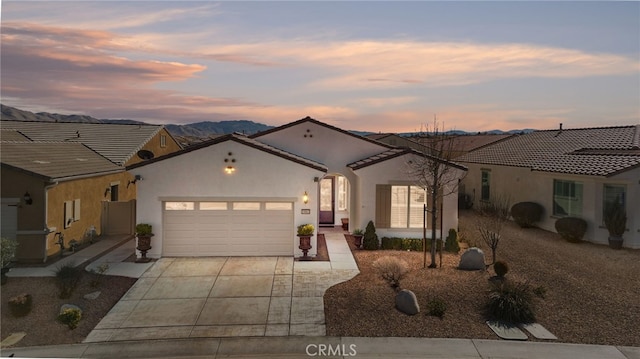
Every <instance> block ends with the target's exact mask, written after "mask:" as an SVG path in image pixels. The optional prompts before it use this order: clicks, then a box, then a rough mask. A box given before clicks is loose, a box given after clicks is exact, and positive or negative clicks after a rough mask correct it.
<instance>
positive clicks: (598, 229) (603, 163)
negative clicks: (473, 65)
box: [456, 125, 640, 248]
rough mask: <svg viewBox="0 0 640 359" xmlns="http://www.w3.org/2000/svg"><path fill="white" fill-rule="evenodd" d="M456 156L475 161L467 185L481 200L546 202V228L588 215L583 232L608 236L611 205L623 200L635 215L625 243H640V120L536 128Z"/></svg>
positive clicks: (593, 238)
mask: <svg viewBox="0 0 640 359" xmlns="http://www.w3.org/2000/svg"><path fill="white" fill-rule="evenodd" d="M456 161H458V162H461V163H464V164H465V165H466V166H467V167H468V168H469V172H468V174H467V176H466V177H465V179H464V180H463V182H462V184H463V185H464V187H465V188H466V191H467V194H469V195H470V197H471V198H473V201H474V203H475V204H476V205H478V204H479V203H480V202H481V201H490V200H491V199H492V198H494V197H495V196H496V195H497V196H506V197H508V198H509V200H510V202H511V204H515V203H517V202H525V201H530V202H537V203H539V204H541V205H542V206H543V207H544V209H545V213H544V215H543V219H542V221H541V222H540V223H539V224H538V225H539V226H540V227H541V228H544V229H546V230H550V231H555V227H554V225H555V221H556V220H557V219H558V218H561V217H565V216H573V217H581V218H583V219H585V220H586V221H587V223H588V229H587V233H586V234H585V238H584V239H585V240H587V241H590V242H594V243H603V244H604V243H607V238H608V232H607V230H606V229H605V227H604V223H603V211H604V208H605V206H604V205H605V203H607V202H608V201H613V200H618V201H620V202H621V203H623V204H624V205H625V206H626V210H627V217H628V219H627V228H628V230H627V232H626V233H625V234H624V246H625V247H628V248H640V207H639V206H638V203H640V125H634V126H617V127H601V128H582V129H562V127H560V129H558V130H547V131H535V132H532V133H529V134H524V135H517V136H514V137H511V138H509V139H507V140H504V141H502V142H498V143H496V144H493V145H490V146H486V147H483V148H481V149H479V150H477V151H474V152H471V153H469V154H467V155H464V156H462V157H459V158H457V159H456Z"/></svg>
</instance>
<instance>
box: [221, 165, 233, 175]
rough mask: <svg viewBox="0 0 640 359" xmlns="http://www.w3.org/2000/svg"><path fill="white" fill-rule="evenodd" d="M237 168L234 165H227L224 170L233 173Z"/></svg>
mask: <svg viewBox="0 0 640 359" xmlns="http://www.w3.org/2000/svg"><path fill="white" fill-rule="evenodd" d="M235 171H236V169H235V167H233V166H227V167H225V168H224V172H225V173H226V174H228V175H230V174H232V173H233V172H235Z"/></svg>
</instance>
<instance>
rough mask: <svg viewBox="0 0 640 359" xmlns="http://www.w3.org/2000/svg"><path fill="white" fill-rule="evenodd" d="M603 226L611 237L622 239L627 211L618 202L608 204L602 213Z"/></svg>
mask: <svg viewBox="0 0 640 359" xmlns="http://www.w3.org/2000/svg"><path fill="white" fill-rule="evenodd" d="M604 225H605V227H607V230H608V231H609V235H611V236H612V237H622V235H623V234H624V231H625V230H626V229H627V211H626V209H625V208H624V206H623V205H622V204H621V203H620V202H619V201H612V202H608V203H607V204H606V207H605V211H604Z"/></svg>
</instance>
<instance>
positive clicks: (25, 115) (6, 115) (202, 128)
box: [0, 104, 273, 145]
mask: <svg viewBox="0 0 640 359" xmlns="http://www.w3.org/2000/svg"><path fill="white" fill-rule="evenodd" d="M0 107H1V110H2V120H12V121H42V122H82V123H116V124H117V123H120V124H146V123H145V122H141V121H135V120H112V119H97V118H95V117H91V116H86V115H60V114H57V113H48V112H38V113H33V112H29V111H24V110H20V109H17V108H15V107H10V106H5V105H2V104H0ZM165 128H166V129H167V131H169V133H171V135H172V136H174V137H175V138H176V140H178V142H180V143H182V144H183V145H188V144H190V143H194V142H200V141H202V140H206V139H209V138H212V137H215V136H218V135H224V134H228V133H234V132H239V133H244V134H246V135H252V134H254V133H257V132H260V131H264V130H268V129H270V128H273V126H268V125H265V124H262V123H256V122H253V121H246V120H241V121H220V122H211V121H205V122H197V123H191V124H187V125H165Z"/></svg>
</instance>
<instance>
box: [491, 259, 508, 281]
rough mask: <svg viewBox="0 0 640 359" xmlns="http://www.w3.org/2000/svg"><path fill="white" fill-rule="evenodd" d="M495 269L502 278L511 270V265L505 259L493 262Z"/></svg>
mask: <svg viewBox="0 0 640 359" xmlns="http://www.w3.org/2000/svg"><path fill="white" fill-rule="evenodd" d="M493 270H494V271H495V272H496V275H497V276H498V277H500V278H502V277H504V276H505V274H507V272H509V266H508V265H507V262H505V261H497V262H495V263H494V264H493Z"/></svg>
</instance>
